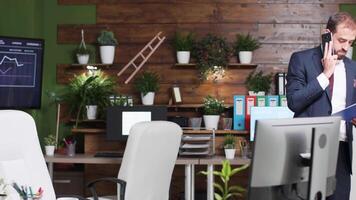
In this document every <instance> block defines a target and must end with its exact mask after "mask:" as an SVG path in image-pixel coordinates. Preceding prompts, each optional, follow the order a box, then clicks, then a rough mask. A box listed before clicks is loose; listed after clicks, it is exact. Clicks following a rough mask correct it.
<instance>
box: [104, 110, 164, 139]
mask: <svg viewBox="0 0 356 200" xmlns="http://www.w3.org/2000/svg"><path fill="white" fill-rule="evenodd" d="M157 120H167V107H166V106H113V107H109V108H108V110H107V116H106V138H107V139H108V140H124V141H125V140H127V137H128V135H129V131H130V129H131V127H132V126H133V125H134V124H136V123H138V122H142V121H157Z"/></svg>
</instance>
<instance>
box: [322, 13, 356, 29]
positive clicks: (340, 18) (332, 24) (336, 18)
mask: <svg viewBox="0 0 356 200" xmlns="http://www.w3.org/2000/svg"><path fill="white" fill-rule="evenodd" d="M339 24H344V25H345V27H347V28H351V29H355V28H356V22H355V20H354V19H353V18H352V16H351V15H350V14H349V13H347V12H338V13H335V14H334V15H331V16H330V17H329V20H328V23H327V25H326V28H327V29H329V30H330V31H331V32H332V33H335V32H336V27H337V26H338V25H339Z"/></svg>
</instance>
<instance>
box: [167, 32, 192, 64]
mask: <svg viewBox="0 0 356 200" xmlns="http://www.w3.org/2000/svg"><path fill="white" fill-rule="evenodd" d="M193 42H194V39H193V34H192V33H187V34H186V35H183V34H182V33H179V32H176V34H175V35H174V38H173V42H172V44H173V47H174V49H175V50H176V52H177V61H178V63H179V64H188V63H189V59H190V51H191V50H192V48H193Z"/></svg>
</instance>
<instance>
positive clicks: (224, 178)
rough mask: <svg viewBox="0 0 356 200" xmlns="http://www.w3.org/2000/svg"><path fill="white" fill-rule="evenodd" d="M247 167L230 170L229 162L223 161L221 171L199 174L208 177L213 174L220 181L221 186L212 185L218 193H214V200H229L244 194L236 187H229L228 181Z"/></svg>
mask: <svg viewBox="0 0 356 200" xmlns="http://www.w3.org/2000/svg"><path fill="white" fill-rule="evenodd" d="M248 166H249V165H243V166H241V167H239V168H234V169H232V168H231V165H230V161H229V160H224V161H223V163H222V168H221V171H213V172H210V171H202V172H200V173H202V174H204V175H206V176H208V175H209V173H213V175H215V176H217V177H219V178H220V180H221V182H222V183H221V184H219V183H216V182H215V183H214V188H216V189H217V191H218V192H215V193H214V197H215V200H230V199H232V198H233V197H234V196H235V197H241V196H242V193H243V192H245V189H244V188H242V187H240V186H238V185H232V186H231V185H230V180H231V178H232V176H233V175H235V174H237V173H239V172H240V171H242V170H245V169H247V168H248Z"/></svg>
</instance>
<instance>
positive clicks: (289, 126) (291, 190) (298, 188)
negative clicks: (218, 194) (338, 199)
mask: <svg viewBox="0 0 356 200" xmlns="http://www.w3.org/2000/svg"><path fill="white" fill-rule="evenodd" d="M339 128H340V118H339V117H315V118H294V119H278V120H257V124H256V138H255V143H254V151H253V159H252V164H251V175H250V183H249V199H250V200H260V199H263V200H280V199H281V200H282V199H283V200H284V199H292V200H294V199H298V200H300V199H309V196H310V195H309V194H310V193H311V191H310V190H311V189H312V190H313V191H314V189H315V187H312V186H311V185H310V183H313V185H317V186H318V185H319V188H322V187H324V186H325V187H324V192H325V191H326V194H325V193H324V196H323V197H324V198H325V196H329V195H331V194H332V193H333V191H334V189H335V172H336V163H337V155H338V146H339ZM312 144H313V145H312ZM308 157H309V158H310V159H308ZM308 161H309V163H308ZM319 166H320V167H319ZM316 170H319V171H316ZM311 171H312V172H311ZM323 173H324V174H323ZM317 176H319V178H316V177H317ZM310 177H313V179H311V178H310ZM309 180H312V181H309ZM323 184H324V185H323ZM324 198H322V199H324ZM313 199H314V198H313Z"/></svg>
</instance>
